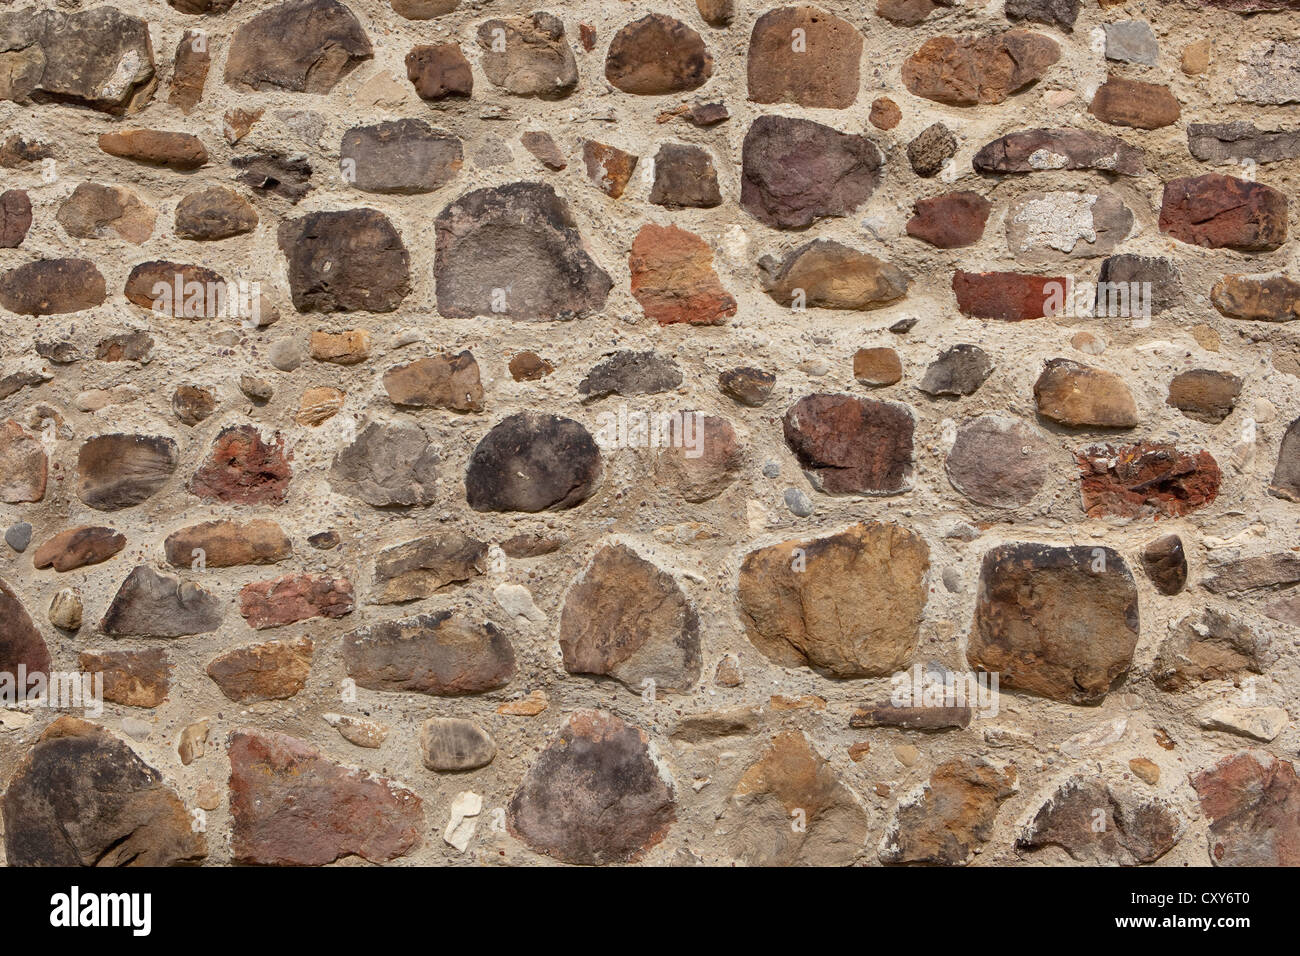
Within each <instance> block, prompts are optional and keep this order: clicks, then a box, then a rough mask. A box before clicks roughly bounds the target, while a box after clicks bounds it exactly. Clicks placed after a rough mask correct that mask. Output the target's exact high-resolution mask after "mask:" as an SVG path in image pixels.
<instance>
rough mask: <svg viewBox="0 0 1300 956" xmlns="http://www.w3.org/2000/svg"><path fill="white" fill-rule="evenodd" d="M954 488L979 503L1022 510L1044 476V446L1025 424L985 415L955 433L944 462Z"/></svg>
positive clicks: (1045, 469)
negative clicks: (955, 436) (954, 438)
mask: <svg viewBox="0 0 1300 956" xmlns="http://www.w3.org/2000/svg"><path fill="white" fill-rule="evenodd" d="M944 467H945V469H946V470H947V473H948V480H949V481H950V482H952V486H953V487H954V488H956V489H957V490H958V491H960V492H961V493H962V494H963V495H965V496H966V497H967V498H969V499H970V500H971V501H974V502H975V503H977V504H981V505H987V506H989V507H993V508H1023V507H1024V506H1025V505H1027V504H1029V503H1030V502H1031V501H1033V500H1034V498H1035V497H1036V496H1037V495H1038V492H1039V491H1040V490H1041V489H1042V487H1043V484H1044V482H1046V481H1047V476H1048V447H1047V443H1046V442H1045V441H1044V440H1043V439H1042V437H1041V436H1040V435H1039V434H1038V433H1037V432H1035V431H1034V430H1033V429H1032V428H1030V427H1029V426H1028V425H1027V424H1025V423H1024V422H1022V421H1020V420H1019V419H1015V418H1008V417H1005V416H1001V415H984V416H981V417H980V418H976V419H974V420H973V421H970V422H967V423H965V424H964V425H962V426H961V427H960V428H959V429H958V430H957V438H956V440H955V441H954V442H953V445H952V449H951V450H950V451H949V452H948V457H947V459H946V461H945V462H944Z"/></svg>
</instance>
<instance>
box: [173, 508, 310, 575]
mask: <svg viewBox="0 0 1300 956" xmlns="http://www.w3.org/2000/svg"><path fill="white" fill-rule="evenodd" d="M163 551H164V552H165V553H166V555H167V563H168V564H170V565H172V566H173V567H177V568H183V567H193V566H194V565H195V564H196V562H200V561H201V565H200V566H201V567H208V568H233V567H240V566H243V565H249V564H275V563H276V562H277V561H283V560H284V559H285V558H287V557H289V556H290V555H291V554H293V544H292V543H291V542H290V541H289V537H288V535H286V534H285V533H284V531H283V530H282V529H281V528H280V526H279V525H278V524H276V523H275V522H274V521H269V520H267V519H266V518H253V519H251V520H249V521H233V520H230V519H224V520H219V521H202V522H200V523H199V524H192V525H189V526H188V527H185V528H181V529H180V530H178V531H173V532H172V533H171V534H169V535H168V536H167V539H166V540H165V541H163ZM196 551H199V552H202V553H201V555H199V554H195V552H196Z"/></svg>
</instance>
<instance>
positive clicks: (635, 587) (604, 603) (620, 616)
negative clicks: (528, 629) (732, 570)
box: [560, 544, 700, 694]
mask: <svg viewBox="0 0 1300 956" xmlns="http://www.w3.org/2000/svg"><path fill="white" fill-rule="evenodd" d="M560 651H561V653H562V654H563V655H564V669H565V670H566V671H568V672H569V673H570V674H597V675H603V676H607V677H612V678H614V679H615V680H617V681H618V682H619V683H621V684H623V685H624V686H625V687H628V688H629V689H631V690H633V691H634V692H636V693H641V692H642V691H643V690H644V683H645V682H646V681H649V682H650V683H651V685H653V687H654V689H655V691H656V692H660V691H662V692H663V693H667V694H681V693H686V692H687V691H688V690H689V689H690V688H691V687H692V686H693V685H694V684H695V683H696V682H697V681H698V680H699V677H700V625H699V619H698V617H697V616H696V613H695V608H694V606H693V605H692V604H691V602H690V601H689V600H688V599H687V597H686V595H685V594H684V593H682V589H681V588H680V587H679V586H678V584H677V582H676V581H674V580H673V578H672V576H671V575H669V574H666V573H665V572H663V571H661V570H660V569H659V568H657V567H655V566H654V565H653V564H651V563H650V562H649V561H647V560H645V559H644V558H642V557H641V556H640V555H638V554H637V553H636V552H635V551H633V550H632V549H631V548H628V547H626V546H625V545H621V544H614V545H606V546H605V547H603V548H601V549H600V551H598V552H597V553H596V555H595V557H593V558H592V561H591V563H590V564H589V565H588V566H587V568H586V570H585V571H584V572H583V573H582V575H581V577H580V578H578V580H577V581H576V582H575V583H574V584H573V586H572V587H571V588H570V589H569V593H568V595H567V596H566V597H565V601H564V611H563V612H562V614H561V616H560Z"/></svg>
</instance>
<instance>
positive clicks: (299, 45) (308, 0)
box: [226, 0, 374, 93]
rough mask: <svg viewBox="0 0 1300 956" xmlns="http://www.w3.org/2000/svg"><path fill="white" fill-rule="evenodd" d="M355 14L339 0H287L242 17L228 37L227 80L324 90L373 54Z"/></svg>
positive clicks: (271, 87)
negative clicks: (231, 34)
mask: <svg viewBox="0 0 1300 956" xmlns="http://www.w3.org/2000/svg"><path fill="white" fill-rule="evenodd" d="M373 52H374V51H373V50H372V49H371V46H370V40H369V38H368V37H367V36H366V32H365V30H363V29H362V28H361V24H360V23H359V22H358V21H357V18H356V16H355V15H354V14H353V13H352V11H351V10H349V9H348V8H347V7H345V6H344V5H343V4H341V3H338V2H337V0H287V2H285V3H279V4H276V5H275V6H273V7H271V8H270V9H267V10H263V11H262V12H260V13H258V14H257V15H256V16H254V17H253V18H252V19H250V20H245V21H244V22H243V23H241V24H240V25H239V27H238V28H237V29H236V30H235V34H234V36H233V37H231V40H230V53H229V55H228V56H227V57H226V83H228V84H229V85H231V86H235V87H242V88H244V89H253V90H288V91H290V92H294V93H328V92H329V91H330V90H332V89H333V88H334V85H335V84H336V83H338V81H339V80H341V79H342V78H343V77H344V76H346V75H347V74H348V73H350V72H351V71H352V70H353V69H354V68H355V67H356V66H357V65H358V64H360V63H361V62H362V61H363V60H368V59H370V58H371V56H373Z"/></svg>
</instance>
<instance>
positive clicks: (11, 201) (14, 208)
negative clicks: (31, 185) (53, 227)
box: [0, 189, 32, 249]
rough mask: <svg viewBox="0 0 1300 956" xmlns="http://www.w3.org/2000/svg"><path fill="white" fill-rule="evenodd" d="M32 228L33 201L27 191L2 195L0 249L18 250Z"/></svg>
mask: <svg viewBox="0 0 1300 956" xmlns="http://www.w3.org/2000/svg"><path fill="white" fill-rule="evenodd" d="M31 227H32V201H31V199H30V198H28V196H27V190H25V189H6V190H5V191H4V192H2V193H0V249H17V248H18V247H19V246H21V245H22V244H23V239H25V238H26V237H27V230H28V229H30V228H31Z"/></svg>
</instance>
